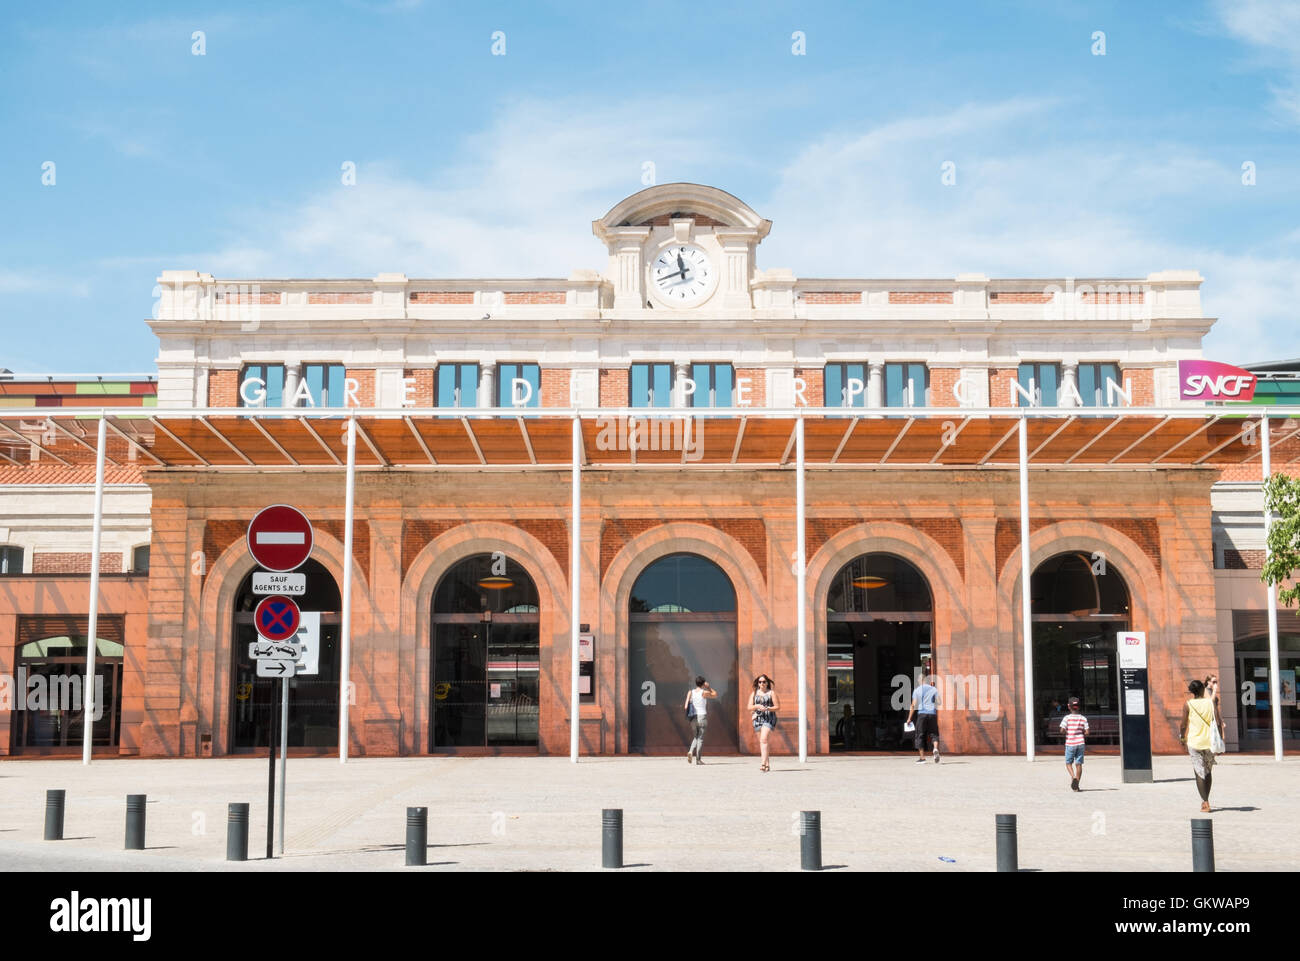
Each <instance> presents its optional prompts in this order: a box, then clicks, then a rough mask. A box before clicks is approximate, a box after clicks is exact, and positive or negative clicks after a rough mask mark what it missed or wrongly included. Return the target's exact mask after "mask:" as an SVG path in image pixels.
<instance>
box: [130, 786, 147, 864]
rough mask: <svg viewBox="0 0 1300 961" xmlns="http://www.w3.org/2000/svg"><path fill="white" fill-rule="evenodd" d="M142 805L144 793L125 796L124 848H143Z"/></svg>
mask: <svg viewBox="0 0 1300 961" xmlns="http://www.w3.org/2000/svg"><path fill="white" fill-rule="evenodd" d="M144 805H145V795H143V794H128V795H127V796H126V849H127V850H128V851H143V850H144Z"/></svg>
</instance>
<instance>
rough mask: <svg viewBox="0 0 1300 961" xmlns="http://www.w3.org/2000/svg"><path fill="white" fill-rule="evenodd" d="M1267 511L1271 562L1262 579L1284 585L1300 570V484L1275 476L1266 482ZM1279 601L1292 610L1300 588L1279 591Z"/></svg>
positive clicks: (1265, 568) (1268, 563)
mask: <svg viewBox="0 0 1300 961" xmlns="http://www.w3.org/2000/svg"><path fill="white" fill-rule="evenodd" d="M1264 508H1265V510H1267V511H1269V513H1270V516H1272V518H1273V521H1272V523H1271V524H1269V526H1268V559H1267V560H1265V562H1264V569H1263V571H1261V572H1260V576H1259V579H1260V580H1262V581H1263V582H1264V583H1265V584H1277V585H1279V586H1281V584H1282V583H1283V582H1284V581H1286V580H1287V579H1288V578H1289V577H1290V576H1291V574H1292V572H1293V571H1295V570H1296V569H1297V568H1300V481H1297V480H1296V479H1295V478H1293V477H1288V476H1287V475H1286V474H1274V475H1273V476H1272V477H1270V478H1269V479H1268V480H1266V481H1265V482H1264ZM1277 599H1278V600H1279V601H1281V602H1282V603H1283V604H1285V605H1287V607H1290V606H1291V604H1292V603H1294V602H1295V601H1296V600H1300V585H1296V586H1294V587H1289V588H1286V589H1285V590H1280V591H1278V594H1277ZM1296 614H1298V615H1300V610H1297V611H1296Z"/></svg>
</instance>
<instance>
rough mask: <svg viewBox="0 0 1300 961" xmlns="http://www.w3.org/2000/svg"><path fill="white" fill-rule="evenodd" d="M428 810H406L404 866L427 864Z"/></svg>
mask: <svg viewBox="0 0 1300 961" xmlns="http://www.w3.org/2000/svg"><path fill="white" fill-rule="evenodd" d="M428 854H429V809H428V808H407V809H406V866H407V867H422V866H423V865H426V864H428V863H429V857H428Z"/></svg>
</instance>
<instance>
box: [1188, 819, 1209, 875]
mask: <svg viewBox="0 0 1300 961" xmlns="http://www.w3.org/2000/svg"><path fill="white" fill-rule="evenodd" d="M1192 871H1194V872H1196V871H1202V872H1209V873H1213V872H1214V822H1213V821H1211V820H1210V819H1209V818H1192Z"/></svg>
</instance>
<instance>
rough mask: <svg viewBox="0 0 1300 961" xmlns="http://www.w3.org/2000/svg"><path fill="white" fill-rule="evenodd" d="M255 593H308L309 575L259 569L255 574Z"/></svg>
mask: <svg viewBox="0 0 1300 961" xmlns="http://www.w3.org/2000/svg"><path fill="white" fill-rule="evenodd" d="M253 593H254V594H285V595H288V596H289V597H301V596H302V595H304V594H306V593H307V575H306V574H275V573H270V572H267V571H257V572H256V573H255V574H253Z"/></svg>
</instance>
